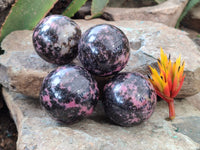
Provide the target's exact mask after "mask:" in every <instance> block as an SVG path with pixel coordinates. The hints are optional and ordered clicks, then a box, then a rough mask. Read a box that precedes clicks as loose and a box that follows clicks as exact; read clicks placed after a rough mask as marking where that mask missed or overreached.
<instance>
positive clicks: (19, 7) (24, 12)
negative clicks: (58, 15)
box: [0, 0, 58, 42]
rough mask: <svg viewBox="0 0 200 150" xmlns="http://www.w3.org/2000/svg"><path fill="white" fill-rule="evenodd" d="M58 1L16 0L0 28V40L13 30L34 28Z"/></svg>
mask: <svg viewBox="0 0 200 150" xmlns="http://www.w3.org/2000/svg"><path fill="white" fill-rule="evenodd" d="M57 1H58V0H16V3H15V4H14V5H13V7H12V8H11V10H10V13H9V14H8V16H7V18H6V20H5V22H4V24H3V26H2V28H1V30H0V42H1V41H2V40H3V38H4V37H5V36H6V35H8V34H9V33H11V32H12V31H15V30H24V29H29V30H30V29H33V28H34V27H35V26H36V25H37V24H38V23H39V21H40V20H41V19H42V18H43V17H45V16H46V14H47V13H48V12H49V10H50V9H51V8H52V7H53V6H54V4H55V3H56V2H57Z"/></svg>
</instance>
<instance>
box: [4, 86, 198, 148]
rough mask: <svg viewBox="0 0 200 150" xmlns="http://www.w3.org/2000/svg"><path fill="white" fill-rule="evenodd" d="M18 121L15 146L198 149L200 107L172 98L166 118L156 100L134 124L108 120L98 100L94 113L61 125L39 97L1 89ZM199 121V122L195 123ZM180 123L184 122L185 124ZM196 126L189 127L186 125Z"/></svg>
mask: <svg viewBox="0 0 200 150" xmlns="http://www.w3.org/2000/svg"><path fill="white" fill-rule="evenodd" d="M3 95H4V98H5V101H6V103H7V105H8V108H9V110H10V112H11V115H12V117H13V118H14V121H15V123H16V125H17V130H18V141H17V150H89V149H92V150H124V149H126V150H133V149H137V150H144V149H148V150H155V149H159V150H197V149H199V148H200V142H199V140H198V139H200V135H199V131H200V126H198V124H199V122H200V111H199V110H198V109H197V108H195V107H194V106H193V105H190V103H189V99H190V98H187V100H185V99H183V100H177V101H175V108H176V118H175V119H174V120H173V121H166V120H165V118H166V117H167V116H168V106H167V103H166V102H164V101H159V102H158V103H157V107H156V109H155V112H154V113H153V115H152V116H151V118H150V119H149V120H147V121H146V122H143V123H142V124H140V125H137V126H133V127H128V128H127V127H120V126H117V125H114V124H113V123H112V122H110V121H109V120H108V119H107V118H106V117H105V114H104V111H103V109H102V106H101V101H99V103H98V106H97V107H96V110H95V112H94V113H93V115H92V116H91V117H89V118H87V119H84V120H82V121H80V122H78V123H76V124H73V125H70V126H67V125H61V124H58V123H57V122H55V121H54V120H52V119H51V118H50V117H49V116H48V115H47V114H46V113H45V111H44V110H42V109H41V107H40V104H39V100H38V99H31V98H28V97H25V96H23V95H22V94H19V93H13V92H9V91H8V90H7V89H5V88H4V89H3ZM195 123H198V124H195ZM183 124H186V125H185V126H184V125H183ZM187 125H189V127H190V129H191V127H193V126H195V129H192V130H190V133H188V132H181V131H185V130H187V129H188V126H187Z"/></svg>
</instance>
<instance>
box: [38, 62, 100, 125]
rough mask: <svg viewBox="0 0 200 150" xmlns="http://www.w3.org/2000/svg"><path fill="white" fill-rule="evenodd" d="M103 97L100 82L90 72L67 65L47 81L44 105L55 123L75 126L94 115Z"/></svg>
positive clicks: (43, 99)
mask: <svg viewBox="0 0 200 150" xmlns="http://www.w3.org/2000/svg"><path fill="white" fill-rule="evenodd" d="M98 97H99V89H98V87H97V82H96V81H95V80H94V79H93V78H92V76H91V75H90V74H89V72H88V71H87V70H85V69H84V68H82V67H79V66H75V65H65V66H62V67H59V68H57V69H56V70H53V71H52V72H50V73H49V74H48V75H47V77H46V78H45V79H44V81H43V84H42V87H41V91H40V102H41V105H42V106H43V107H44V108H45V110H46V111H47V112H48V114H50V116H52V117H53V118H54V119H55V120H58V121H60V122H64V123H67V124H71V123H74V122H76V121H79V120H81V119H83V118H84V117H87V116H89V115H91V114H92V112H93V110H94V107H95V106H96V104H97V101H98Z"/></svg>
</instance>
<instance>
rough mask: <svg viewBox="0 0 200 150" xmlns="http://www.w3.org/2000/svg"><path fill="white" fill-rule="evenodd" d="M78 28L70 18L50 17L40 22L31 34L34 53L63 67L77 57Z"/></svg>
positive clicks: (79, 31) (79, 33)
mask: <svg viewBox="0 0 200 150" xmlns="http://www.w3.org/2000/svg"><path fill="white" fill-rule="evenodd" d="M80 37H81V30H80V27H79V26H78V25H77V24H76V23H75V22H74V21H73V20H71V19H70V18H68V17H66V16H62V15H51V16H48V17H46V18H44V19H42V20H41V21H40V23H39V24H38V25H37V26H36V28H35V29H34V32H33V36H32V40H33V46H34V48H35V51H36V52H37V53H38V55H39V56H40V57H41V58H43V59H44V60H46V61H47V62H49V63H53V64H57V65H64V64H68V63H69V62H71V61H72V60H73V59H74V58H75V57H76V56H77V55H78V42H79V39H80Z"/></svg>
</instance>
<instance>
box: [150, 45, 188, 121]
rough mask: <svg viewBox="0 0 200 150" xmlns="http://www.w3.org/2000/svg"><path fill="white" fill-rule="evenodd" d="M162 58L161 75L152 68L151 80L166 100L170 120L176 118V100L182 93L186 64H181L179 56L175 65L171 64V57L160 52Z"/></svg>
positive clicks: (159, 63)
mask: <svg viewBox="0 0 200 150" xmlns="http://www.w3.org/2000/svg"><path fill="white" fill-rule="evenodd" d="M160 56H161V58H160V59H158V67H159V73H158V72H157V70H156V69H155V68H152V67H151V66H150V70H151V78H150V79H149V80H150V81H151V83H152V84H153V86H154V88H155V90H156V93H157V95H158V96H160V97H161V98H162V99H164V100H165V101H166V102H167V103H168V106H169V118H170V119H171V120H173V119H174V118H175V109H174V98H175V97H176V96H177V94H178V92H179V91H180V89H181V87H182V85H183V81H184V78H185V75H183V71H184V66H185V62H184V61H183V62H182V63H181V56H179V57H178V58H177V59H176V61H175V62H174V63H172V62H171V60H170V56H169V58H167V55H166V54H165V53H164V52H163V49H162V48H161V51H160Z"/></svg>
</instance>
